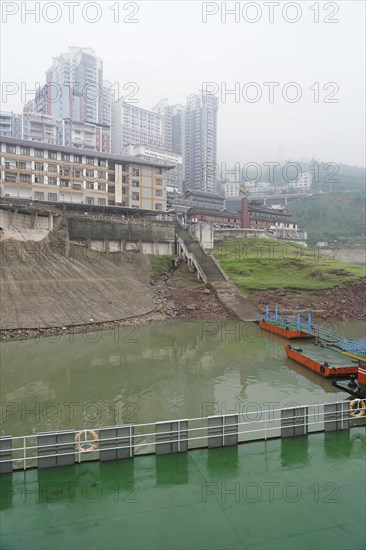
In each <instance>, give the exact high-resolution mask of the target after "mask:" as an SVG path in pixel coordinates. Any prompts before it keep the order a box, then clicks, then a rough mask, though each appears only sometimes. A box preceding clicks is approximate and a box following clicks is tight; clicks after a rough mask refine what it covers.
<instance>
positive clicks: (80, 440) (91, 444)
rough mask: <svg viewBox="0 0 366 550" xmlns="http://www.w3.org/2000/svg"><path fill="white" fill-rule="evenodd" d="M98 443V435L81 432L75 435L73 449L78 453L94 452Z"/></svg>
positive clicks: (90, 431) (92, 432)
mask: <svg viewBox="0 0 366 550" xmlns="http://www.w3.org/2000/svg"><path fill="white" fill-rule="evenodd" d="M82 436H84V437H82ZM88 436H89V437H88ZM98 441H99V438H98V434H97V433H96V432H94V431H93V430H82V431H81V432H78V433H77V434H76V435H75V447H76V450H77V451H79V453H91V452H92V451H95V450H96V449H97V448H98Z"/></svg>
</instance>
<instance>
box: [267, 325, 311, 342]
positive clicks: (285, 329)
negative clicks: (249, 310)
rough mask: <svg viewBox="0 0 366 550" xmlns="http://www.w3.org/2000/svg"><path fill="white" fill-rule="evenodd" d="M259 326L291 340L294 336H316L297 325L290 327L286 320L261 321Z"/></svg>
mask: <svg viewBox="0 0 366 550" xmlns="http://www.w3.org/2000/svg"><path fill="white" fill-rule="evenodd" d="M259 326H260V328H262V329H263V330H267V331H268V332H272V333H273V334H278V335H279V336H283V338H288V339H289V340H291V339H292V338H314V336H313V335H312V334H308V333H307V332H304V331H303V330H298V329H297V328H295V327H290V326H289V324H288V323H286V322H285V321H270V322H269V321H259Z"/></svg>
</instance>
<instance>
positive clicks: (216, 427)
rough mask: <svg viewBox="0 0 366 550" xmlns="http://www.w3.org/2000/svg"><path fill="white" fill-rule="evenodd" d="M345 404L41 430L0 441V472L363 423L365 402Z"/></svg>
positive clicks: (310, 431)
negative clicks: (41, 431) (77, 428)
mask: <svg viewBox="0 0 366 550" xmlns="http://www.w3.org/2000/svg"><path fill="white" fill-rule="evenodd" d="M352 403H353V407H354V408H353V409H352V410H351V409H350V402H349V401H338V402H334V403H323V404H314V405H303V406H296V407H285V408H281V409H268V410H260V409H257V410H256V411H251V412H250V411H245V410H243V411H242V412H240V413H238V414H236V413H234V414H225V415H214V416H206V417H200V418H191V419H176V420H168V421H163V422H156V423H145V424H135V425H119V426H108V427H99V428H95V429H90V428H87V429H81V430H68V431H59V432H43V433H39V434H32V435H25V436H16V437H11V436H6V437H1V438H0V472H11V471H13V470H17V469H23V470H26V469H28V468H34V467H38V468H47V467H55V466H64V465H70V464H75V463H80V462H84V461H89V460H100V461H106V460H118V459H126V458H132V457H133V456H135V455H139V454H151V453H155V454H172V453H179V452H186V451H188V450H191V449H194V448H199V447H200V448H202V447H208V448H212V447H224V446H227V445H238V444H240V443H245V442H249V441H253V440H262V441H267V440H268V439H271V438H284V437H294V436H298V435H307V434H311V433H315V432H322V431H325V432H328V431H335V430H343V429H347V428H350V427H351V426H353V425H360V424H362V425H363V424H365V425H366V414H365V411H366V403H365V402H364V401H362V400H354V401H353V402H352Z"/></svg>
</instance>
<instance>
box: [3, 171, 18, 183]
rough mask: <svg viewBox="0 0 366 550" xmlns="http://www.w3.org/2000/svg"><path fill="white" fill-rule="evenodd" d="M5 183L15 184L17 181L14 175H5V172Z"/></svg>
mask: <svg viewBox="0 0 366 550" xmlns="http://www.w3.org/2000/svg"><path fill="white" fill-rule="evenodd" d="M5 181H8V182H11V183H15V182H16V181H17V177H16V176H14V174H7V173H6V172H5Z"/></svg>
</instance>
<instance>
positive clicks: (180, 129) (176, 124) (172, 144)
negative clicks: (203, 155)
mask: <svg viewBox="0 0 366 550" xmlns="http://www.w3.org/2000/svg"><path fill="white" fill-rule="evenodd" d="M153 111H154V112H156V113H159V115H161V116H162V117H163V136H164V148H165V149H166V150H167V151H171V152H173V153H177V154H178V155H182V154H183V151H184V107H183V105H179V104H176V105H169V103H168V100H167V99H162V100H161V101H159V103H158V104H157V105H156V106H155V107H154V108H153Z"/></svg>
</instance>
